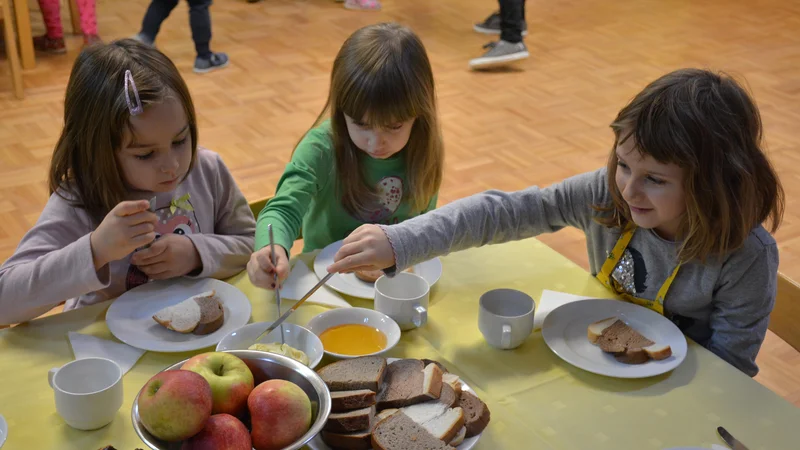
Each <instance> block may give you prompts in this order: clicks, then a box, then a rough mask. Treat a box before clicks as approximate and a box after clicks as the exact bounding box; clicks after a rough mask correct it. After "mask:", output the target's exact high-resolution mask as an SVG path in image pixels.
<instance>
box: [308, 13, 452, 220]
mask: <svg viewBox="0 0 800 450" xmlns="http://www.w3.org/2000/svg"><path fill="white" fill-rule="evenodd" d="M345 114H346V115H348V116H350V117H353V118H356V119H357V120H361V119H362V118H364V117H367V118H368V120H369V125H371V126H377V127H385V126H388V125H390V124H393V123H397V122H403V121H406V120H409V119H412V118H416V120H415V121H414V125H413V127H412V129H411V136H410V137H409V140H408V144H407V145H406V148H405V149H404V150H403V151H404V152H406V179H407V182H408V185H409V187H410V188H409V189H406V192H405V193H404V198H403V201H407V202H409V204H410V206H411V210H412V212H415V213H418V212H421V211H422V210H424V209H425V208H426V207H427V206H428V204H429V203H430V201H431V199H432V198H433V196H434V195H436V193H437V192H438V190H439V186H440V185H441V183H442V172H443V167H444V145H443V144H442V138H441V131H440V129H439V121H438V115H437V113H436V92H435V88H434V83H433V71H432V70H431V64H430V61H429V60H428V54H427V53H426V51H425V47H424V46H423V45H422V41H420V39H419V37H417V35H416V34H414V32H413V31H411V30H410V29H409V28H407V27H404V26H401V25H398V24H393V23H382V24H376V25H370V26H367V27H364V28H361V29H359V30H357V31H356V32H355V33H353V34H352V35H351V36H350V37H349V38H348V39H347V40H346V41H345V42H344V44H343V45H342V47H341V49H340V50H339V53H338V54H337V55H336V59H335V60H334V62H333V71H332V72H331V86H330V92H329V94H328V100H327V102H326V103H325V108H323V110H322V112H321V113H320V115H319V117H317V120H316V121H315V122H314V125H313V126H312V128H314V127H317V126H319V124H320V123H322V122H323V121H324V120H325V118H326V117H327V116H328V115H329V116H330V118H331V135H332V136H331V137H332V141H333V145H334V148H335V153H336V172H337V173H338V174H339V176H338V177H337V178H338V181H337V183H338V189H339V191H340V197H341V201H342V205H343V206H344V208H345V210H347V211H348V212H349V213H351V214H354V215H356V216H362V215H363V213H365V212H367V211H366V209H367V207H368V205H369V200H370V199H372V198H374V196H375V195H376V194H375V187H374V186H370V185H368V184H367V181H366V179H365V177H364V173H363V169H362V167H361V166H360V164H359V162H358V161H359V157H360V153H361V150H359V149H358V148H357V147H356V146H355V144H354V143H353V141H352V140H351V139H350V135H349V134H348V132H347V124H346V122H345V117H344V116H345ZM351 174H352V175H354V174H358V176H352V175H351Z"/></svg>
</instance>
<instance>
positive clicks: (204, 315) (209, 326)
mask: <svg viewBox="0 0 800 450" xmlns="http://www.w3.org/2000/svg"><path fill="white" fill-rule="evenodd" d="M206 294H207V295H203V294H200V295H197V296H195V297H194V301H196V302H197V304H198V305H199V306H200V321H199V322H198V323H197V326H196V327H195V328H194V330H192V333H194V334H198V335H204V334H211V333H213V332H215V331H217V330H219V329H220V328H221V327H222V324H223V323H225V309H224V308H223V307H222V302H220V301H219V298H218V297H217V296H216V295H215V293H214V291H211V292H208V293H206Z"/></svg>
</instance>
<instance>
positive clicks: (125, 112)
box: [49, 39, 197, 223]
mask: <svg viewBox="0 0 800 450" xmlns="http://www.w3.org/2000/svg"><path fill="white" fill-rule="evenodd" d="M126 70H130V71H131V75H132V76H133V80H134V83H135V84H136V89H137V90H138V93H139V98H140V99H141V102H142V106H143V107H144V108H147V107H148V106H149V105H152V104H156V103H160V102H162V101H164V99H165V98H167V97H168V96H174V97H177V99H178V100H179V101H180V102H181V104H182V105H183V108H184V111H185V113H186V118H187V120H188V122H189V132H190V135H191V138H192V165H193V164H194V160H195V155H196V154H197V120H196V116H195V111H194V105H193V103H192V98H191V96H190V95H189V88H188V87H187V86H186V83H185V82H184V81H183V78H181V75H180V73H179V72H178V69H177V68H176V67H175V65H174V64H173V63H172V61H170V59H169V58H167V57H166V56H165V55H164V54H163V53H161V52H160V51H158V50H156V49H155V48H153V47H151V46H148V45H145V44H142V43H140V42H137V41H135V40H132V39H122V40H118V41H114V42H111V43H110V44H105V45H103V44H99V45H93V46H89V47H87V48H85V49H84V50H83V51H82V52H81V53H80V55H78V58H77V59H76V60H75V64H74V65H73V66H72V73H71V74H70V77H69V83H68V84H67V93H66V98H65V99H64V128H63V130H62V131H61V136H60V137H59V138H58V143H57V144H56V148H55V150H54V152H53V158H52V161H51V163H50V175H49V188H50V193H51V194H52V193H53V192H55V193H57V194H58V195H60V196H61V197H63V198H64V199H66V200H69V201H70V202H71V203H72V204H73V205H74V206H75V207H78V208H82V209H85V210H86V211H87V213H88V214H89V216H90V217H92V219H93V220H95V221H96V222H97V223H100V222H101V221H102V220H103V218H104V217H105V216H106V214H108V212H109V211H111V209H113V208H114V206H116V205H117V204H118V203H119V202H121V201H123V200H125V198H126V197H127V195H128V188H127V187H126V186H125V182H124V180H123V178H122V173H121V170H120V168H119V166H118V165H117V158H116V153H117V152H118V151H119V150H120V149H121V148H122V146H123V139H124V134H125V130H126V129H129V126H130V125H129V120H130V117H131V114H130V109H129V107H128V104H127V103H126V101H125V83H124V77H125V71H126ZM190 170H191V167H190ZM187 173H188V172H187Z"/></svg>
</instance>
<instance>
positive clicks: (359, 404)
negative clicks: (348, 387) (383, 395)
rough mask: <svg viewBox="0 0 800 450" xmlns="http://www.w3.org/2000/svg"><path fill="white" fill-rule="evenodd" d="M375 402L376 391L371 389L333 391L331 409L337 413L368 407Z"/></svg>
mask: <svg viewBox="0 0 800 450" xmlns="http://www.w3.org/2000/svg"><path fill="white" fill-rule="evenodd" d="M375 403H376V398H375V392H374V391H370V390H369V389H359V390H357V391H338V392H331V411H333V412H335V413H336V412H345V411H350V410H353V409H361V408H368V407H370V406H372V405H374V404H375Z"/></svg>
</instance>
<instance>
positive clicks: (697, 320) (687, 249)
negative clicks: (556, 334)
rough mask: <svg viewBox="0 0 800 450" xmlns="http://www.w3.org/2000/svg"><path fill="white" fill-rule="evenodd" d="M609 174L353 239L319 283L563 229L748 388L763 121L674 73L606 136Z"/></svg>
mask: <svg viewBox="0 0 800 450" xmlns="http://www.w3.org/2000/svg"><path fill="white" fill-rule="evenodd" d="M611 128H612V129H613V131H614V136H615V140H614V146H613V148H612V150H611V153H610V155H609V162H608V166H607V167H605V168H602V169H599V170H597V171H594V172H590V173H585V174H582V175H578V176H576V177H573V178H569V179H567V180H564V181H563V182H561V183H558V184H555V185H553V186H549V187H547V188H543V189H541V188H538V187H530V188H528V189H525V190H522V191H518V192H499V191H488V192H484V193H481V194H477V195H473V196H471V197H467V198H464V199H461V200H459V201H456V202H453V203H450V204H448V205H446V206H444V207H442V208H439V209H437V210H434V211H432V212H430V213H427V214H424V215H422V216H420V217H417V218H414V219H411V220H408V221H406V222H403V223H401V224H398V225H393V226H377V225H364V226H363V227H361V228H359V229H357V230H356V231H354V232H353V233H352V234H351V235H350V236H349V237H348V238H347V239H345V243H344V245H343V246H342V248H341V250H340V251H339V252H338V253H337V255H336V263H334V264H333V265H332V266H331V267H330V268H329V269H328V270H329V271H331V272H349V271H353V270H362V269H373V270H375V269H387V273H389V274H391V273H393V272H394V271H398V270H403V269H405V268H407V267H409V266H411V265H413V264H415V263H418V262H421V261H424V260H427V259H430V258H433V257H435V256H437V255H445V254H447V253H450V252H453V251H458V250H463V249H466V248H469V247H476V246H481V245H485V244H494V243H501V242H507V241H512V240H519V239H525V238H528V237H532V236H537V235H539V234H542V233H549V232H554V231H557V230H559V229H561V228H563V227H566V226H572V227H576V228H579V229H580V230H582V231H583V232H584V233H585V234H586V238H587V248H588V252H589V262H590V266H591V272H592V274H594V275H595V276H597V278H598V279H599V280H600V281H601V282H602V283H603V284H604V285H606V286H607V287H608V288H609V289H611V290H613V291H614V292H615V293H616V294H618V295H619V296H620V297H622V298H624V299H626V300H628V301H632V302H635V303H637V304H640V305H643V306H645V307H648V308H651V309H653V310H655V311H657V312H659V313H662V314H664V315H665V316H666V317H668V318H669V319H671V320H672V321H673V322H674V323H675V324H676V325H678V327H679V328H680V329H681V330H683V332H684V333H685V334H686V335H687V336H689V337H690V338H692V339H693V340H695V341H696V342H698V343H699V344H701V345H703V346H705V347H706V348H708V349H709V350H711V351H712V352H714V353H716V354H717V355H719V356H720V357H721V358H722V359H724V360H726V361H728V362H729V363H731V364H732V365H734V366H736V367H737V368H739V369H740V370H741V371H743V372H745V373H746V374H748V375H750V376H754V375H755V374H756V373H758V367H757V366H756V364H755V359H756V355H757V354H758V350H759V348H760V347H761V343H762V342H763V340H764V336H765V334H766V330H767V325H768V323H769V314H770V312H771V311H772V307H773V305H774V302H775V294H776V283H777V273H778V248H777V246H776V243H775V240H774V239H773V238H772V236H771V235H770V233H769V232H768V231H767V230H766V229H765V228H764V227H763V226H762V223H767V224H768V225H769V230H770V231H772V232H774V231H775V230H776V229H777V228H778V226H779V224H780V222H781V219H782V217H783V210H784V195H783V189H782V188H781V184H780V181H779V180H778V177H777V175H776V173H775V170H774V169H773V167H772V165H771V164H770V162H769V160H768V159H767V157H766V155H765V154H764V152H763V150H762V148H761V145H762V144H761V118H760V116H759V113H758V109H757V108H756V106H755V104H754V102H753V101H752V100H751V99H750V97H749V96H748V94H747V92H746V91H745V90H744V89H742V87H741V86H739V85H738V84H737V83H736V82H735V81H734V80H733V79H731V78H729V77H727V76H725V75H718V74H715V73H711V72H708V71H703V70H694V69H686V70H678V71H675V72H672V73H669V74H667V75H665V76H663V77H661V78H659V79H658V80H656V81H654V82H653V83H651V84H650V85H648V86H647V87H646V88H645V89H644V90H643V91H642V92H641V93H639V94H638V95H637V96H636V97H635V98H634V99H633V100H632V101H631V102H630V103H629V104H628V105H627V106H626V107H625V108H623V109H622V110H621V111H620V113H619V115H618V116H617V118H616V119H615V120H614V122H613V123H612V124H611Z"/></svg>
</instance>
